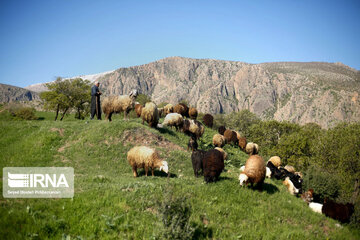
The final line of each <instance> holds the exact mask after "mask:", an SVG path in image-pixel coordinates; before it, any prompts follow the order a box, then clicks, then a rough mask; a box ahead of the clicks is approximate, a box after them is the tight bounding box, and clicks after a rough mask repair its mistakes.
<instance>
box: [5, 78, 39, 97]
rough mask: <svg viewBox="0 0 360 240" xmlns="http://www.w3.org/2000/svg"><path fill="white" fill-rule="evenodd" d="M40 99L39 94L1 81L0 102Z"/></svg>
mask: <svg viewBox="0 0 360 240" xmlns="http://www.w3.org/2000/svg"><path fill="white" fill-rule="evenodd" d="M37 99H39V95H38V94H37V93H35V92H33V91H29V90H27V89H24V88H20V87H15V86H11V85H6V84H1V83H0V102H14V101H31V100H37Z"/></svg>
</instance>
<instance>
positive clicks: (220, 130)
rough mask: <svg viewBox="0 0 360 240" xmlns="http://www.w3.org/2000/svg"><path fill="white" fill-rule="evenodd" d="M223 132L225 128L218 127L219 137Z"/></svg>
mask: <svg viewBox="0 0 360 240" xmlns="http://www.w3.org/2000/svg"><path fill="white" fill-rule="evenodd" d="M225 131H226V127H225V126H220V127H219V128H218V133H219V134H221V135H224V133H225Z"/></svg>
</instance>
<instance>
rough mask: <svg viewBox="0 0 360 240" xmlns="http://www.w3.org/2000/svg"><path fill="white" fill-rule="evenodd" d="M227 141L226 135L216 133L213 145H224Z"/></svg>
mask: <svg viewBox="0 0 360 240" xmlns="http://www.w3.org/2000/svg"><path fill="white" fill-rule="evenodd" d="M225 143H226V140H225V137H224V136H223V135H221V134H218V133H217V134H215V135H214V136H213V145H214V146H215V147H223V146H224V145H225Z"/></svg>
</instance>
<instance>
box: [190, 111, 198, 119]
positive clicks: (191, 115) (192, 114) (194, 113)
mask: <svg viewBox="0 0 360 240" xmlns="http://www.w3.org/2000/svg"><path fill="white" fill-rule="evenodd" d="M189 116H190V118H191V119H194V120H195V119H196V118H197V116H198V111H197V110H196V108H190V109H189Z"/></svg>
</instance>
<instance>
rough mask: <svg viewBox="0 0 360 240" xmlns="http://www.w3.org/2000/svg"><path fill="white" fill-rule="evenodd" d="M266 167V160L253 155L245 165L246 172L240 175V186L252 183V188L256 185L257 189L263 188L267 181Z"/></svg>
mask: <svg viewBox="0 0 360 240" xmlns="http://www.w3.org/2000/svg"><path fill="white" fill-rule="evenodd" d="M265 174H266V167H265V162H264V159H263V158H262V157H261V156H259V155H251V156H250V157H249V158H248V160H246V163H245V170H244V172H242V173H240V176H239V180H240V185H241V186H243V185H244V184H248V183H250V184H251V186H253V184H256V185H257V187H259V188H262V185H263V183H264V180H265Z"/></svg>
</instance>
